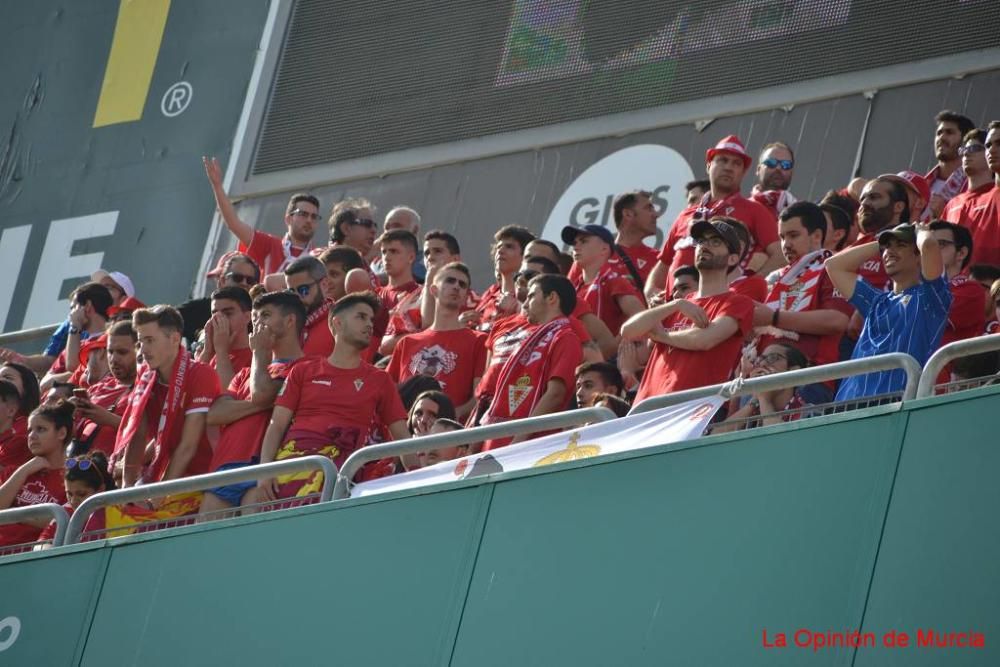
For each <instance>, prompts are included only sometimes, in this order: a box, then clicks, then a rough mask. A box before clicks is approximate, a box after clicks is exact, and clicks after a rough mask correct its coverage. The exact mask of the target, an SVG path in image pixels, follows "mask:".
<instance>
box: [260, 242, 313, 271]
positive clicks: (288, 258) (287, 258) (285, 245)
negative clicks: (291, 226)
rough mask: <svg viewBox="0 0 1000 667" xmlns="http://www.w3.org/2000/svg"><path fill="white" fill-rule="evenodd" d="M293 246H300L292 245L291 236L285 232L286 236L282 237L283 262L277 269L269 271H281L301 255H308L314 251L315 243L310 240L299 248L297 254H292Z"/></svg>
mask: <svg viewBox="0 0 1000 667" xmlns="http://www.w3.org/2000/svg"><path fill="white" fill-rule="evenodd" d="M292 248H299V246H294V245H292V239H291V237H289V236H288V234H285V236H284V237H283V238H282V239H281V253H282V255H283V258H282V260H281V263H280V264H279V265H278V267H277V268H276V269H274V270H273V271H269V272H268V273H281V272H282V271H284V270H285V269H286V268H287V267H288V265H289V264H291V263H292V262H294V261H295V260H297V259H298V258H299V257H305V256H308V255H309V253H310V252H312V249H313V244H312V241H309V243H307V244H305V245H304V246H302V247H301V248H299V253H298V254H297V255H293V254H292Z"/></svg>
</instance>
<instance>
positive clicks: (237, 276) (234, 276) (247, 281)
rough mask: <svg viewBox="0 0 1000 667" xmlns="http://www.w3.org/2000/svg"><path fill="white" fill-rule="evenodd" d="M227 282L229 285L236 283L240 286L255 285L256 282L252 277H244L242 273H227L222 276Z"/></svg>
mask: <svg viewBox="0 0 1000 667" xmlns="http://www.w3.org/2000/svg"><path fill="white" fill-rule="evenodd" d="M222 277H223V278H225V279H226V280H227V281H229V282H231V283H237V284H241V285H256V284H257V280H256V279H255V278H254V277H253V276H245V275H243V274H242V273H234V272H232V271H230V272H229V273H227V274H225V275H224V276H222Z"/></svg>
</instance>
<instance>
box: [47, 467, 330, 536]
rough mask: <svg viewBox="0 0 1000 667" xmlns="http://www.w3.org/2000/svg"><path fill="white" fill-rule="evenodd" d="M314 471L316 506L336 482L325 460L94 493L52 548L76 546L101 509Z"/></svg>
mask: <svg viewBox="0 0 1000 667" xmlns="http://www.w3.org/2000/svg"><path fill="white" fill-rule="evenodd" d="M317 469H318V470H320V471H322V472H323V490H322V491H321V492H320V498H319V502H321V503H325V502H327V501H328V500H330V499H331V498H333V486H334V480H336V479H337V466H335V465H334V464H333V461H331V460H330V459H328V458H326V457H325V456H302V457H299V458H295V459H285V460H284V461H272V462H271V463H260V464H258V465H253V466H246V467H245V468H236V469H234V470H222V471H219V472H210V473H207V474H204V475H194V476H192V477H182V478H180V479H171V480H168V481H166V482H154V483H153V484H142V485H140V486H130V487H129V488H127V489H114V490H113V491H105V492H103V493H95V494H94V495H92V496H90V497H89V498H87V499H86V500H84V501H83V502H82V503H80V507H78V508H77V510H76V511H75V512H73V516H72V517H71V518H70V520H69V526H68V527H67V528H66V536H65V539H64V540H63V541H62V542H55V541H54V542H53V546H62V545H63V544H76V543H77V542H78V541H79V539H80V535H81V534H82V533H83V528H84V526H86V525H87V520H88V519H90V515H91V514H93V513H94V512H95V511H97V510H99V509H101V508H102V507H108V506H110V505H122V504H125V503H130V502H134V501H137V500H148V499H150V498H160V497H163V496H169V495H173V494H175V493H192V492H194V491H204V490H206V489H213V488H215V487H217V486H225V485H227V484H235V483H237V482H250V481H253V480H258V479H267V478H268V477H276V476H277V475H279V474H288V473H295V472H305V471H308V470H317Z"/></svg>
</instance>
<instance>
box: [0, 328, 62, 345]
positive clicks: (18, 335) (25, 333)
mask: <svg viewBox="0 0 1000 667" xmlns="http://www.w3.org/2000/svg"><path fill="white" fill-rule="evenodd" d="M59 324H60V323H59V322H56V323H55V324H46V325H45V326H43V327H35V328H34V329H21V330H20V331H8V332H7V333H2V334H0V347H2V346H7V345H13V344H15V343H23V342H24V341H27V340H35V339H36V338H48V337H49V336H51V335H52V334H54V333H55V332H56V329H58V328H59Z"/></svg>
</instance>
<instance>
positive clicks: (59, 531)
mask: <svg viewBox="0 0 1000 667" xmlns="http://www.w3.org/2000/svg"><path fill="white" fill-rule="evenodd" d="M42 518H48V519H52V520H53V521H55V522H56V534H55V535H54V536H53V538H52V546H54V547H57V546H59V545H61V544H62V543H63V539H65V536H66V526H67V524H68V523H69V515H67V514H66V510H65V509H63V506H62V505H57V504H56V503H39V504H38V505H26V506H25V507H14V508H11V509H5V510H0V525H8V524H11V523H22V522H23V521H24V520H25V519H42Z"/></svg>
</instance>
